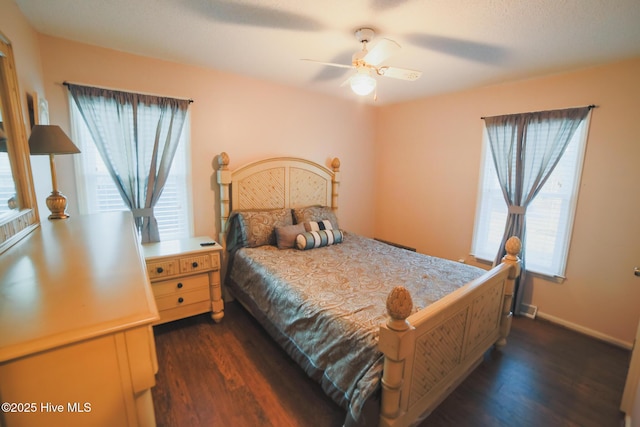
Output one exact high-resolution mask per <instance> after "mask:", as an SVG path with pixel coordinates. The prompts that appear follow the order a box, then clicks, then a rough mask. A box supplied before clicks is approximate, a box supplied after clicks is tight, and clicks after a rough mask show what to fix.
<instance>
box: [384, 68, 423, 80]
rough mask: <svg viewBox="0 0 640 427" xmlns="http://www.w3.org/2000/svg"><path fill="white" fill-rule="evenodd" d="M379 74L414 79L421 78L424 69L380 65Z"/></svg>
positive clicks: (401, 78) (393, 77) (394, 77)
mask: <svg viewBox="0 0 640 427" xmlns="http://www.w3.org/2000/svg"><path fill="white" fill-rule="evenodd" d="M378 74H380V75H381V76H384V77H391V78H392V79H400V80H409V81H414V80H418V79H419V78H420V76H421V75H422V71H416V70H408V69H406V68H397V67H380V68H379V69H378Z"/></svg>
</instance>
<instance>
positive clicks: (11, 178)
mask: <svg viewBox="0 0 640 427" xmlns="http://www.w3.org/2000/svg"><path fill="white" fill-rule="evenodd" d="M20 98H21V96H20V90H19V87H18V78H17V75H16V67H15V62H14V59H13V48H12V46H11V43H10V42H9V40H8V39H7V38H6V37H5V36H4V34H2V33H0V118H1V119H0V121H1V122H2V127H1V130H0V253H2V252H3V251H5V250H6V249H7V248H8V247H10V246H11V245H13V244H14V243H16V242H17V241H19V240H20V239H21V238H23V237H24V236H26V235H27V234H28V233H29V232H30V231H31V230H33V229H34V228H36V227H37V226H38V224H39V222H38V221H39V218H38V209H37V205H36V199H35V191H34V187H33V178H32V175H31V164H30V162H29V145H28V143H27V135H26V130H25V127H24V120H23V115H22V104H21V102H20Z"/></svg>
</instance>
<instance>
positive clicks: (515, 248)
mask: <svg viewBox="0 0 640 427" xmlns="http://www.w3.org/2000/svg"><path fill="white" fill-rule="evenodd" d="M504 249H505V251H507V255H506V256H507V257H509V259H515V258H518V255H519V254H520V250H522V242H521V241H520V239H519V238H518V237H517V236H511V237H509V239H508V240H507V242H506V243H505V245H504Z"/></svg>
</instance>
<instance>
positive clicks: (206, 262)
mask: <svg viewBox="0 0 640 427" xmlns="http://www.w3.org/2000/svg"><path fill="white" fill-rule="evenodd" d="M219 264H220V263H219V262H218V254H204V255H194V256H190V257H184V258H180V273H183V274H184V273H194V272H196V271H203V270H212V269H213V270H216V269H218V268H219Z"/></svg>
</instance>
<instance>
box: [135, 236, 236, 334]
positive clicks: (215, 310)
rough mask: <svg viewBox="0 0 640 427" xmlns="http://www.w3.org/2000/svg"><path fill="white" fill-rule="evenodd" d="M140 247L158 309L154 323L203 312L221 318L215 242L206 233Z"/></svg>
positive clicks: (222, 304) (216, 246)
mask: <svg viewBox="0 0 640 427" xmlns="http://www.w3.org/2000/svg"><path fill="white" fill-rule="evenodd" d="M212 243H213V244H212ZM142 248H143V252H144V257H145V260H146V263H147V271H148V273H149V278H150V279H151V286H152V289H153V294H154V297H155V300H156V304H157V306H158V311H159V313H160V320H158V321H157V322H156V324H160V323H165V322H170V321H172V320H177V319H182V318H184V317H188V316H193V315H196V314H200V313H206V312H211V317H212V318H213V320H214V321H216V322H220V320H222V317H223V316H224V302H223V301H222V292H221V287H220V253H221V252H222V246H221V245H220V244H219V243H216V242H214V240H213V239H211V238H210V237H193V238H188V239H179V240H167V241H161V242H157V243H148V244H144V245H142Z"/></svg>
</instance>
